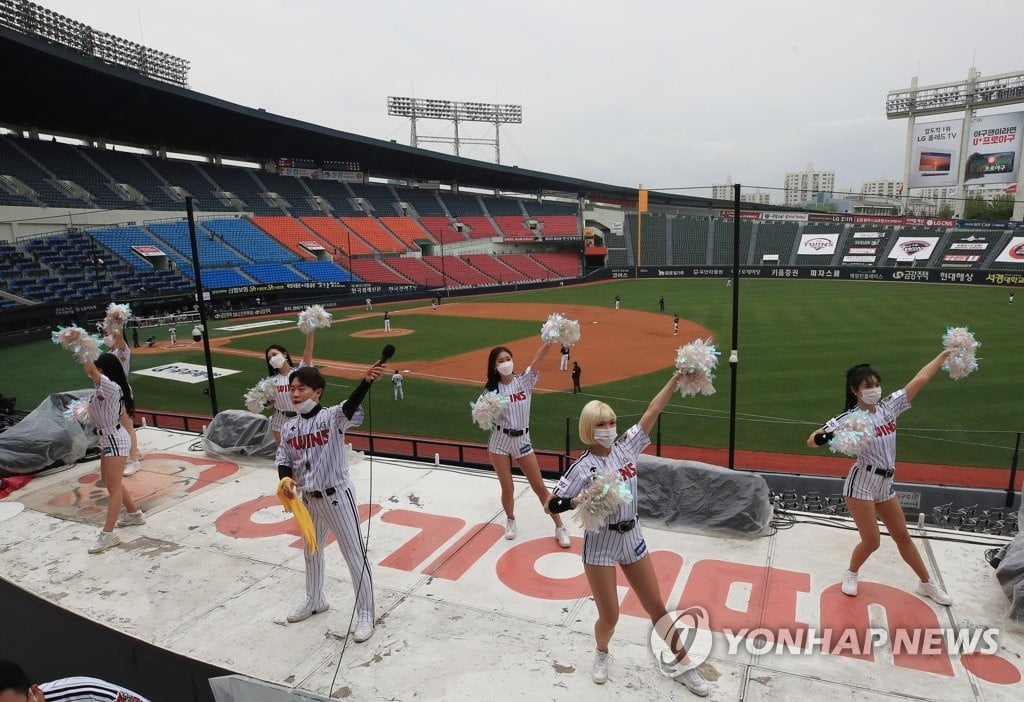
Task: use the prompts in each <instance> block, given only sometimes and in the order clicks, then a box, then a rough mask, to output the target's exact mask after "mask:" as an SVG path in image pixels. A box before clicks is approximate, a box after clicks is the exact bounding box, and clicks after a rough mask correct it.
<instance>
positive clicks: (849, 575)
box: [843, 570, 857, 597]
mask: <svg viewBox="0 0 1024 702" xmlns="http://www.w3.org/2000/svg"><path fill="white" fill-rule="evenodd" d="M843 594H844V595H849V596H850V597H856V596H857V574H856V573H854V572H853V571H852V570H848V571H846V572H845V573H843Z"/></svg>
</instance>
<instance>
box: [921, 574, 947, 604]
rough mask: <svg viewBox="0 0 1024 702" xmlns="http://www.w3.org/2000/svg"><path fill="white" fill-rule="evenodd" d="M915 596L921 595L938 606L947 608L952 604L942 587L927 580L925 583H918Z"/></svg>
mask: <svg viewBox="0 0 1024 702" xmlns="http://www.w3.org/2000/svg"><path fill="white" fill-rule="evenodd" d="M917 594H919V595H923V596H924V597H930V598H932V599H933V600H935V601H936V602H937V603H938V604H940V605H945V606H947V607H948V606H949V605H951V604H953V598H952V597H950V596H949V595H948V594H947V593H946V591H945V590H943V589H942V586H941V585H939V584H938V583H937V582H935V581H934V580H929V581H928V582H926V583H920V584H918V586H917Z"/></svg>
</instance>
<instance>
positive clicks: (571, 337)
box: [540, 312, 580, 346]
mask: <svg viewBox="0 0 1024 702" xmlns="http://www.w3.org/2000/svg"><path fill="white" fill-rule="evenodd" d="M540 339H541V341H543V342H544V343H545V344H561V345H562V346H572V345H573V344H576V343H579V340H580V323H579V322H577V321H576V320H575V319H566V318H565V317H564V316H562V315H561V314H559V313H558V312H555V313H554V314H553V315H551V316H549V317H548V321H546V322H544V324H542V325H541V327H540Z"/></svg>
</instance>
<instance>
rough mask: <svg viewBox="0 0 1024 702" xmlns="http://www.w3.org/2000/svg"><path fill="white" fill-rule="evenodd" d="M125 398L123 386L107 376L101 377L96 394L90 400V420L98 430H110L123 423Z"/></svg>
mask: <svg viewBox="0 0 1024 702" xmlns="http://www.w3.org/2000/svg"><path fill="white" fill-rule="evenodd" d="M123 406H124V398H123V397H122V396H121V386H120V385H118V384H117V383H115V382H114V381H113V380H111V379H110V378H108V377H107V376H105V375H100V379H99V382H97V383H96V392H95V394H94V395H93V396H92V399H91V400H89V419H90V420H92V423H93V425H95V427H96V428H97V429H110V428H112V427H116V426H118V425H119V424H120V423H121V408H122V407H123Z"/></svg>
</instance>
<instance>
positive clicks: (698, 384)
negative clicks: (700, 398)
mask: <svg viewBox="0 0 1024 702" xmlns="http://www.w3.org/2000/svg"><path fill="white" fill-rule="evenodd" d="M719 355H720V353H719V351H718V350H717V349H715V345H714V344H712V343H711V339H710V338H709V339H707V340H704V339H695V340H694V341H691V342H690V343H688V344H687V345H686V346H680V347H679V348H678V349H676V369H677V370H680V371H682V373H683V376H682V378H680V380H679V384H678V385H677V387H678V389H679V393H680V394H681V395H682V396H683V397H688V396H690V395H698V394H699V395H714V394H715V386H714V385H713V384H712V381H713V380H714V379H715V376H714V374H713V373H712V371H713V370H714V369H715V366H717V365H718V356H719Z"/></svg>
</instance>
